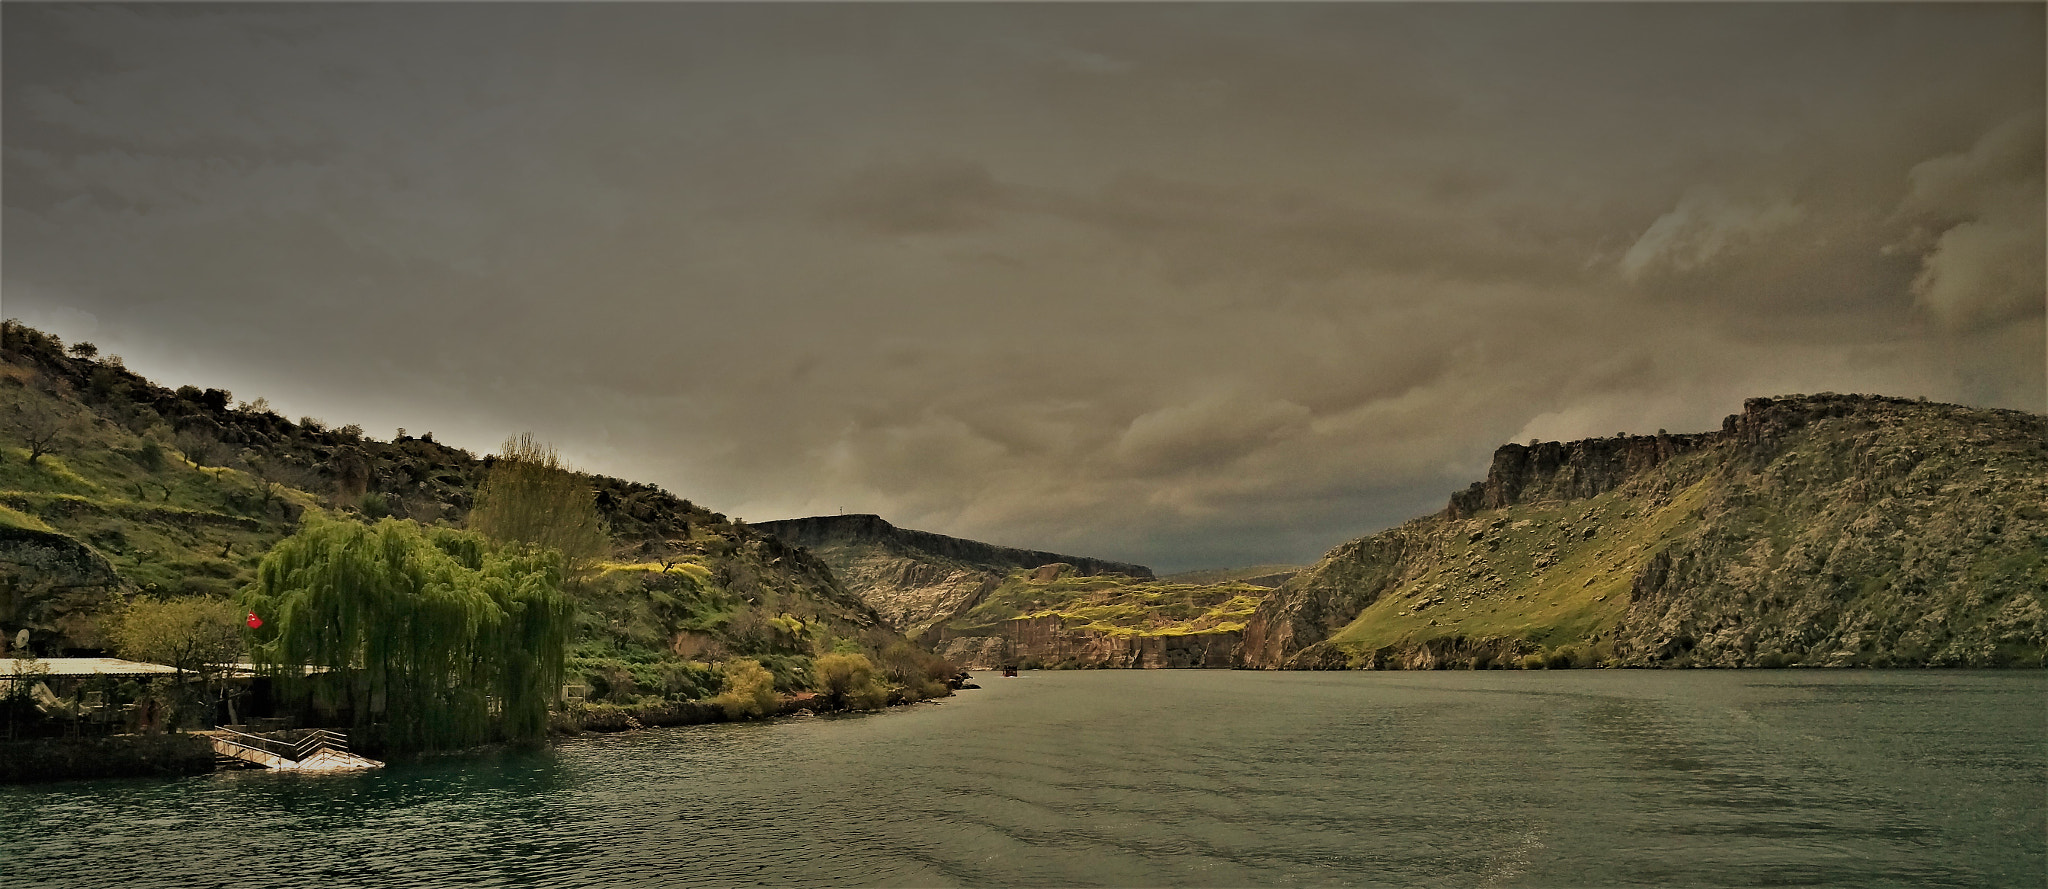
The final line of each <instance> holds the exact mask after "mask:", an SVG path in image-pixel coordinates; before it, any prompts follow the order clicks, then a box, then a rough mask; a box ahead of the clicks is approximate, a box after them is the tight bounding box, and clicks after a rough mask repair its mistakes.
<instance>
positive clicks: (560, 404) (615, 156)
mask: <svg viewBox="0 0 2048 889" xmlns="http://www.w3.org/2000/svg"><path fill="white" fill-rule="evenodd" d="M0 15H4V17H5V26H6V27H5V32H4V39H5V47H4V50H5V56H4V59H5V62H4V64H5V78H4V83H0V89H4V91H5V95H4V103H5V104H4V114H5V120H4V135H5V146H4V147H5V155H4V176H5V182H4V186H5V201H6V207H5V220H4V222H5V228H4V240H5V243H4V247H5V252H6V259H7V262H6V264H5V268H4V275H5V277H4V285H0V286H4V291H0V293H4V298H5V306H4V311H5V313H6V314H7V315H9V316H14V317H20V318H22V319H24V320H26V321H29V322H31V323H43V324H47V325H49V326H50V327H52V328H53V329H55V330H56V331H57V332H58V333H60V334H63V335H65V336H67V337H73V338H77V337H85V336H90V337H92V338H93V339H94V341H95V342H97V343H99V344H100V346H101V347H102V349H103V350H104V351H107V352H118V353H121V354H123V355H124V357H125V358H126V359H127V360H128V363H129V365H130V366H131V367H135V368H137V369H140V370H143V371H144V372H147V373H150V374H152V375H154V376H156V377H157V378H159V379H161V380H163V381H166V382H171V383H177V382H185V381H193V382H199V383H205V384H210V385H225V386H229V387H231V388H233V389H234V390H235V391H236V392H237V394H239V395H242V396H243V397H254V396H256V395H265V396H268V397H269V398H270V400H271V401H272V402H273V403H274V404H277V405H280V406H281V407H284V408H287V409H290V410H293V411H295V412H299V413H306V414H315V415H321V416H325V417H327V418H328V419H330V420H334V421H336V422H345V421H354V422H361V423H363V424H364V425H366V426H368V427H370V428H372V429H379V428H384V427H395V426H405V427H407V428H409V429H411V430H413V431H414V432H418V431H420V430H423V429H431V430H433V431H434V432H435V433H436V436H437V438H440V439H442V440H449V441H456V442H460V443H463V444H465V445H467V446H470V447H473V448H477V449H480V450H481V449H489V448H491V447H493V446H494V445H495V443H496V442H497V441H499V440H501V439H502V438H503V437H504V436H505V435H506V434H509V433H512V432H516V431H522V430H532V431H534V432H535V433H537V434H538V435H540V436H541V437H542V438H544V439H548V440H552V441H554V442H555V443H557V444H558V445H559V446H560V447H561V448H562V449H563V450H564V452H565V453H567V454H569V455H571V456H572V457H573V458H574V459H576V460H577V461H578V462H579V463H581V464H582V465H584V466H586V467H588V468H592V469H596V470H600V471H604V472H609V473H613V474H618V475H624V476H628V477H634V478H641V479H647V480H651V481H656V482H659V483H661V484H663V485H665V486H667V487H669V488H671V489H672V490H675V491H676V492H678V493H680V494H682V495H684V496H688V497H692V498H694V499H697V500H698V501H700V502H704V503H707V504H709V505H712V506H714V507H716V508H720V509H724V510H727V511H729V512H732V513H735V514H738V515H741V516H744V517H747V518H750V519H769V518H780V517H786V516H792V515H801V514H812V513H820V512H832V511H836V510H839V509H844V510H846V511H849V512H852V511H862V512H878V513H881V514H883V515H885V516H888V517H889V518H891V519H892V520H893V521H896V522H898V523H899V524H903V525H907V526H911V527H920V528H928V529H931V530H937V531H942V532H946V533H952V534H958V535H962V536H969V537H977V538H981V539H987V540H993V541H997V542H1001V543H1009V544H1021V545H1029V546H1033V547H1041V548H1054V549H1065V550H1068V551H1075V552H1081V553H1087V554H1091V555H1099V556H1103V557H1110V558H1119V559H1128V560H1133V561H1140V562H1144V563H1148V564H1152V565H1154V566H1155V567H1159V568H1162V569H1169V570H1170V569H1176V568H1189V567H1202V566H1211V565H1223V564H1243V563H1251V562H1267V561H1289V560H1306V559H1312V558H1313V557H1314V556H1316V555H1317V554H1318V553H1320V552H1321V551H1322V550H1323V549H1324V548H1327V547H1328V546H1330V545H1332V544H1334V543H1336V542H1339V541H1341V540H1344V539H1348V538H1350V537H1354V536H1357V535H1359V534H1362V533H1365V532H1368V531H1370V530H1374V529H1376V528H1378V527H1383V526H1385V525H1387V524H1390V523H1392V522H1396V521H1399V520H1402V519H1405V518H1407V517H1410V516H1412V515H1414V514H1417V513H1419V512H1422V511H1426V510H1429V509H1433V508H1436V507H1438V506H1440V505H1441V502H1442V500H1443V498H1444V496H1445V495H1446V494H1447V492H1448V491H1449V490H1451V489H1453V488H1455V487H1458V486H1461V485H1462V484H1464V483H1465V482H1467V481H1469V480H1471V479H1472V478H1475V477H1477V475H1478V474H1479V473H1481V472H1483V470H1484V466H1485V464H1486V461H1487V459H1488V456H1489V454H1490V452H1491V450H1492V448H1493V446H1494V445H1496V444H1497V443H1499V442H1501V441H1504V440H1519V439H1525V438H1529V437H1543V438H1572V437H1580V436H1587V435H1605V434H1611V433H1613V432H1616V431H1624V430H1626V431H1649V430H1655V429H1657V428H1670V429H1673V430H1679V429H1702V428H1709V427H1711V426H1713V425H1714V424H1716V423H1717V422H1718V419H1719V417H1720V416H1721V415H1722V414H1725V413H1728V412H1730V411H1733V410H1735V409H1737V408H1738V407H1739V405H1740V402H1741V399H1742V398H1744V397H1748V396H1754V395H1761V394H1779V393H1786V392H1799V391H1808V392H1812V391H1824V390H1833V391H1875V392H1885V393H1892V394H1904V395H1920V394H1925V395H1927V396H1929V397H1932V398H1936V399H1944V400H1955V401H1962V402H1968V403H1974V404H1985V405H1999V406H2010V407H2023V408H2027V409H2031V410H2040V409H2042V406H2043V402H2044V399H2048V393H2044V382H2043V370H2044V361H2048V359H2044V349H2048V346H2044V337H2043V327H2044V319H2043V302H2044V297H2043V283H2042V281H2043V270H2042V255H2043V246H2042V244H2043V237H2044V235H2043V230H2042V219H2043V184H2042V175H2041V171H2042V168H2043V156H2042V123H2041V115H2040V112H2039V109H2040V108H2041V107H2042V106H2043V99H2044V97H2043V90H2042V84H2041V78H2040V71H2041V70H2042V67H2043V41H2042V37H2041V35H2042V33H2043V22H2042V12H2041V9H2040V8H2039V7H2038V6H2024V5H2008V6H1984V5H1937V6H1895V5H1884V6H1865V5H1848V6H1840V5H1815V6H1752V5H1733V6H1696V5H1648V6H1643V5H1621V6H1616V5H1604V4H1603V5H1592V6H1556V5H1530V6H1526V7H1524V6H1468V5H1443V6H1427V5H1425V6H1411V5H1377V4H1364V5H1350V4H1330V5H1322V4H1313V5H1193V6H1188V5H1158V6H1152V5H1139V6H1122V5H1119V6H1087V5H1061V4H1054V5H1043V6H1010V5H973V4H969V5H911V6H898V5H841V6H831V5H828V6H780V5H760V6H749V5H692V4H675V5H655V4H610V5H599V6H574V5H509V6H508V5H485V6H466V5H460V4H456V5H431V6H408V5H388V4H375V5H358V6H338V7H337V6H308V7H299V6H227V7H185V6H132V7H105V6H94V7H83V6H66V5H26V6H24V5H9V6H7V7H5V8H4V9H0Z"/></svg>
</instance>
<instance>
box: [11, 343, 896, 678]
mask: <svg viewBox="0 0 2048 889" xmlns="http://www.w3.org/2000/svg"><path fill="white" fill-rule="evenodd" d="M30 421H33V422H30ZM38 428H49V429H52V430H55V434H54V437H53V442H52V445H51V447H50V450H49V452H48V453H46V454H43V455H42V456H41V457H40V459H38V460H37V461H36V463H35V464H34V465H30V463H29V462H28V443H29V442H28V439H29V438H30V437H40V433H39V432H38V431H37V429H38ZM486 471H487V470H486V463H485V461H483V460H480V459H478V458H477V457H476V456H475V455H472V454H469V453H468V452H465V451H462V450H459V449H456V448H451V447H448V446H446V445H442V444H439V443H437V442H434V441H433V440H432V438H431V436H429V435H423V436H420V437H417V438H414V437H407V436H401V437H399V438H397V439H395V440H393V441H380V440H377V439H373V438H369V437H367V436H364V435H362V433H361V430H359V429H355V428H353V427H346V426H344V427H339V428H330V427H328V426H327V425H326V424H324V423H320V422H318V421H316V420H311V419H310V418H307V419H303V420H301V421H299V422H293V421H290V420H287V419H285V418H283V417H280V416H278V415H276V414H275V413H273V412H270V411H268V410H267V409H265V408H263V407H262V406H261V405H260V404H257V405H245V406H239V407H237V406H233V402H232V400H231V397H230V396H229V394H228V393H226V392H221V391H218V390H202V389H198V388H194V387H183V388H180V389H177V390H171V389H166V388H163V387H159V386H156V385H154V384H151V383H150V382H149V381H147V380H144V379H142V378H141V377H139V376H136V375H135V374H133V373H130V372H128V371H126V370H125V369H123V368H122V367H120V366H119V364H118V362H117V361H115V360H111V359H98V360H86V359H81V358H75V357H71V356H69V355H67V354H65V351H64V349H63V344H62V343H60V342H58V341H57V340H56V339H55V338H53V337H49V336H47V335H44V334H42V333H40V332H38V331H35V330H32V329H28V328H24V327H21V326H19V325H17V324H14V323H12V322H9V323H8V324H7V325H6V326H5V329H4V336H0V527H5V528H26V529H32V530H34V531H37V532H46V536H45V537H43V538H37V539H38V540H44V541H56V542H60V543H66V544H72V545H76V544H82V545H83V546H84V547H86V548H89V549H90V550H91V551H93V552H95V553H97V554H99V555H101V556H104V557H105V560H106V562H107V563H109V564H111V565H112V567H113V569H114V571H115V572H116V573H118V575H119V581H118V582H117V583H112V584H105V585H103V586H104V588H103V589H95V590H93V591H92V592H93V595H78V594H77V593H76V591H75V590H74V591H72V592H70V593H66V594H65V598H64V599H63V601H62V602H61V603H60V604H61V605H62V610H63V613H61V614H59V613H52V610H51V608H49V607H43V606H47V605H50V604H51V602H50V601H39V600H38V597H42V598H43V599H45V600H47V599H48V597H50V596H53V595H56V593H55V592H54V590H56V589H57V588H58V587H62V586H63V585H64V583H63V579H62V578H52V577H49V576H48V572H47V571H44V570H42V569H40V568H38V566H37V565H36V564H29V563H28V562H17V561H9V559H8V553H5V552H0V631H5V632H6V633H7V634H8V635H9V636H10V638H11V635H12V633H13V632H15V631H16V630H18V629H20V628H22V627H23V626H26V627H27V628H28V629H29V630H30V631H31V638H32V644H33V645H34V646H35V647H36V648H37V649H38V650H40V651H42V652H43V653H45V654H48V653H51V652H55V651H74V652H85V651H91V650H95V649H99V648H100V647H102V646H103V645H104V644H105V639H104V636H103V635H102V634H101V633H99V632H98V630H97V625H98V624H99V622H100V621H99V619H100V618H102V617H104V616H106V615H108V614H111V613H112V612H113V611H114V610H115V609H117V608H119V607H120V605H121V601H122V600H123V599H124V598H125V597H129V596H134V595H149V594H155V595H174V596H176V595H197V596H209V597H225V596H228V595H231V594H232V593H233V592H234V591H236V590H238V589H239V588H240V587H241V586H243V585H244V584H246V583H247V582H248V581H249V580H250V579H251V578H252V577H253V568H254V566H255V564H256V562H257V561H258V559H259V558H260V556H261V554H262V553H263V551H264V550H266V549H267V548H268V547H270V546H271V545H272V544H274V543H275V542H276V541H277V540H279V539H282V538H283V537H284V536H286V535H288V534H290V533H291V532H292V531H293V530H294V529H295V528H296V527H297V525H298V520H299V517H300V516H301V515H302V514H303V513H304V512H305V511H307V510H322V511H326V512H328V513H332V514H337V515H344V516H354V517H360V518H375V517H380V516H384V515H397V516H399V517H401V518H412V519H415V520H418V521H422V522H426V523H430V524H431V523H436V522H441V523H448V524H455V525H459V524H460V523H461V522H462V519H463V518H464V516H466V515H467V512H468V508H469V506H470V503H471V498H472V497H473V496H474V492H475V486H476V484H477V483H478V482H479V481H480V480H481V479H482V478H483V477H484V474H485V473H486ZM589 481H590V483H591V484H592V486H593V487H594V488H595V489H596V491H597V503H598V507H599V512H600V514H601V515H602V516H603V518H604V519H605V521H606V523H607V525H608V527H609V529H610V533H611V537H612V541H613V544H614V552H613V553H612V559H611V561H610V562H608V563H607V564H606V565H605V566H604V567H603V568H602V570H600V571H599V572H598V573H597V575H596V576H595V577H593V578H592V579H591V580H590V581H589V582H588V583H587V584H585V585H583V587H582V588H580V589H579V590H578V591H577V592H576V594H577V597H578V600H579V601H578V606H579V611H578V627H579V632H578V635H577V638H576V640H575V642H574V643H573V644H574V651H573V654H574V657H573V658H572V662H571V667H572V670H573V671H575V672H576V673H578V674H580V675H581V676H583V678H584V679H585V680H586V681H587V682H588V684H589V685H590V686H591V687H592V689H593V692H594V697H595V698H596V699H598V700H608V701H615V702H621V703H629V702H636V701H644V700H645V699H646V698H649V697H666V698H689V697H696V696H699V695H701V694H703V693H704V692H706V691H707V689H706V687H705V686H706V683H707V682H711V681H712V680H711V679H709V663H711V662H714V661H716V660H718V659H720V658H723V657H735V656H743V657H754V658H757V659H759V660H761V661H762V662H763V663H764V664H765V665H767V666H769V667H770V669H771V670H772V671H773V672H774V673H775V674H776V677H777V681H778V684H779V685H781V686H782V687H783V688H784V689H785V690H793V689H795V688H799V687H801V686H802V685H803V683H804V682H805V681H806V675H807V671H808V667H809V662H810V659H811V658H812V657H813V656H814V655H815V654H817V653H819V652H821V651H830V650H832V649H834V648H835V647H852V648H855V649H859V650H864V651H868V652H871V653H879V652H880V651H881V650H883V649H886V648H889V647H890V646H892V645H897V644H900V643H902V642H903V641H904V640H903V637H902V636H901V635H900V634H898V633H895V632H893V631H891V630H889V629H888V628H887V627H886V626H884V625H883V623H882V622H881V621H880V619H879V617H878V616H877V615H876V614H875V612H874V611H873V610H872V609H871V608H868V607H867V606H866V605H865V604H864V603H862V602H861V601H860V600H859V599H858V598H857V597H855V596H853V595H852V594H850V593H848V592H847V591H846V590H845V589H844V588H842V587H841V586H840V585H839V582H838V580H837V579H836V578H835V577H834V576H833V575H832V573H831V571H830V569H829V568H827V567H826V566H825V565H824V564H823V563H821V562H819V561H817V560H816V559H813V558H811V557H810V556H809V555H808V554H807V553H805V552H803V551H802V550H801V549H799V548H796V547H790V546H786V545H784V544H782V543H781V542H780V541H778V540H776V539H775V538H772V537H769V536H767V535H764V534H761V533H758V532H756V531H755V530H753V529H752V528H750V527H748V526H746V525H744V524H740V523H737V522H734V521H732V520H730V519H728V518H727V517H726V516H723V515H720V514H718V513H715V512H712V511H710V510H708V509H705V508H703V507H701V506H697V505H695V504H692V503H690V502H689V501H687V500H682V499H680V498H677V497H675V496H673V495H671V494H669V493H667V492H666V491H662V490H661V489H659V488H657V487H654V486H652V485H645V484H638V483H633V482H627V481H622V480H619V479H612V478H605V477H599V476H592V477H589ZM50 532H53V533H50ZM32 542H33V541H32ZM74 542H75V544H74ZM24 558H26V557H24ZM30 561H34V560H30ZM44 561H47V560H44ZM30 615H34V616H33V617H32V618H31V617H30Z"/></svg>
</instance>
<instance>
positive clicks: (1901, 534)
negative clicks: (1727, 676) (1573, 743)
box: [1239, 396, 2048, 668]
mask: <svg viewBox="0 0 2048 889" xmlns="http://www.w3.org/2000/svg"><path fill="white" fill-rule="evenodd" d="M2042 428H2043V427H2042V418H2041V417H2039V416H2037V415H2030V414H2024V413H2019V412H2014V411H1991V410H1977V409H1971V408H1965V407H1959V406H1955V405H1939V404H1924V403H1917V402H1910V401H1905V400H1902V399H1882V398H1870V397H1858V396H1813V397H1810V398H1809V397H1792V398H1786V399H1776V400H1771V399H1759V400H1754V401H1752V403H1751V404H1750V405H1749V406H1747V407H1746V409H1745V413H1744V414H1742V415H1738V416H1736V417H1731V418H1730V419H1729V422H1728V423H1727V424H1725V425H1724V430H1723V432H1721V433H1716V434H1712V435H1708V436H1698V437H1694V440H1689V441H1686V442H1683V443H1681V445H1680V446H1673V445H1671V444H1669V443H1668V442H1662V441H1660V442H1657V443H1651V442H1649V441H1648V440H1647V439H1644V440H1640V441H1622V440H1612V441H1607V442H1580V443H1574V444H1572V445H1569V446H1566V447H1564V448H1562V449H1555V450H1554V451H1553V453H1563V454H1566V455H1568V456H1567V457H1565V458H1564V459H1563V460H1562V462H1561V463H1559V464H1557V465H1545V466H1544V467H1543V468H1542V469H1540V470H1534V471H1532V470H1527V469H1526V467H1527V466H1529V465H1533V464H1532V461H1531V460H1529V459H1525V458H1526V457H1527V455H1529V454H1531V453H1533V452H1531V451H1529V450H1528V449H1521V447H1520V446H1509V447H1508V448H1504V449H1503V451H1502V454H1501V455H1499V456H1498V457H1497V459H1496V472H1495V473H1492V474H1490V475H1489V479H1488V481H1487V482H1485V483H1483V484H1482V485H1475V486H1474V489H1473V491H1471V492H1467V493H1466V494H1464V495H1460V498H1454V501H1453V505H1452V507H1451V508H1449V509H1447V510H1446V511H1445V512H1444V513H1441V514H1438V515H1435V516H1430V517H1426V518H1422V519H1417V520H1415V521H1412V522H1409V523H1407V524H1406V525H1403V526H1401V527H1399V528H1395V529H1390V530H1389V531H1386V532H1382V533H1381V534H1377V535H1373V536H1372V537H1368V538H1363V539H1361V540H1358V541H1353V542H1352V543H1349V544H1346V545H1345V546H1343V547H1339V548H1338V549H1337V550H1335V551H1333V552H1332V553H1331V554H1330V555H1329V556H1328V557H1326V558H1325V559H1324V561H1323V562H1322V563H1320V564H1318V565H1317V566H1315V567H1314V568H1311V569H1309V570H1308V571H1306V572H1304V573H1303V574H1302V575H1300V576H1299V577H1297V578H1295V579H1294V580H1291V581H1290V582H1289V583H1288V584H1286V585H1284V586H1283V587H1282V589H1281V590H1280V591H1278V592H1277V593H1276V594H1275V596H1274V597H1273V599H1272V601H1271V602H1270V603H1269V604H1268V605H1267V606H1265V607H1263V608H1262V609H1261V611H1260V613H1259V614H1257V615H1255V616H1254V618H1253V619H1252V620H1251V621H1250V622H1249V624H1250V625H1249V627H1248V629H1247V633H1246V640H1245V645H1244V647H1243V648H1242V649H1241V650H1240V655H1239V657H1240V661H1241V662H1242V663H1245V664H1246V665H1249V666H1262V667H1274V666H1294V667H1323V668H1328V667H1441V666H1485V665H1509V664H1515V665H1521V664H1525V663H1527V664H1534V663H1538V662H1546V663H1574V664H1578V665H1591V664H1614V665H1645V666H1647V665H1698V666H1778V665H1787V664H1795V663H1797V664H1816V665H1884V664H1953V665H1976V666H1995V665H2003V664H2027V663H2033V664H2038V663H2040V662H2041V661H2042V657H2043V653H2044V651H2048V612H2044V610H2043V607H2042V604H2043V601H2042V600H2043V598H2044V597H2048V509H2044V504H2048V445H2044V440H2043V436H2042ZM1575 461H1576V462H1575ZM1574 491H1585V492H1588V493H1590V494H1591V495H1590V496H1570V494H1571V493H1572V492H1574ZM1560 493H1562V494H1564V495H1565V496H1559V494H1560Z"/></svg>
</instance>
